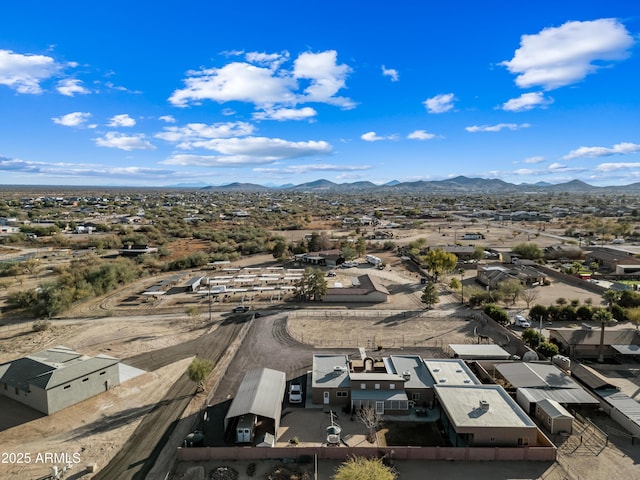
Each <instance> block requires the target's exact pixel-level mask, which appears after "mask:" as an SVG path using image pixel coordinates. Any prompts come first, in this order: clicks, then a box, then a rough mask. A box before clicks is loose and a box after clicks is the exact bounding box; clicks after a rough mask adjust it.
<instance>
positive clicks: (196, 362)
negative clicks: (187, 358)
mask: <svg viewBox="0 0 640 480" xmlns="http://www.w3.org/2000/svg"><path fill="white" fill-rule="evenodd" d="M212 370H213V363H212V362H211V361H209V360H204V359H201V358H198V357H196V358H194V359H193V360H192V361H191V363H190V364H189V367H188V368H187V375H188V376H189V380H191V381H193V382H195V383H196V384H197V385H198V387H197V391H200V392H202V391H204V381H205V380H206V379H207V377H208V376H209V374H210V373H211V371H212Z"/></svg>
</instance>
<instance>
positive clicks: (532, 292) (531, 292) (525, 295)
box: [520, 288, 540, 308]
mask: <svg viewBox="0 0 640 480" xmlns="http://www.w3.org/2000/svg"><path fill="white" fill-rule="evenodd" d="M538 297H540V291H539V290H538V289H537V288H526V289H524V290H523V291H522V293H521V294H520V298H521V299H522V300H523V301H524V303H526V304H527V308H530V307H531V304H532V303H533V302H535V301H536V300H537V299H538Z"/></svg>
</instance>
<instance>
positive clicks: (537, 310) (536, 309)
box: [529, 304, 549, 322]
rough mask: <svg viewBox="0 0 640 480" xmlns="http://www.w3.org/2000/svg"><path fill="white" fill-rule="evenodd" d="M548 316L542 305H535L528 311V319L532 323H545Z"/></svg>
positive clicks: (545, 308)
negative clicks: (532, 321)
mask: <svg viewBox="0 0 640 480" xmlns="http://www.w3.org/2000/svg"><path fill="white" fill-rule="evenodd" d="M548 316H549V313H548V312H547V307H545V306H544V305H540V304H536V305H534V306H533V307H531V309H530V310H529V318H530V319H532V320H534V321H538V322H539V321H540V320H542V321H545V320H546V319H547V318H548Z"/></svg>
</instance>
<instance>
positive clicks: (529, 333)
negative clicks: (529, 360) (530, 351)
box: [522, 328, 544, 348]
mask: <svg viewBox="0 0 640 480" xmlns="http://www.w3.org/2000/svg"><path fill="white" fill-rule="evenodd" d="M522 341H523V342H524V343H525V344H526V345H528V346H530V347H532V348H536V347H537V346H538V345H539V344H540V343H541V342H543V341H544V337H543V336H541V335H540V333H539V332H538V331H537V330H536V329H535V328H526V329H525V330H524V331H523V332H522Z"/></svg>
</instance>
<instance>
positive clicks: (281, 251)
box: [272, 238, 288, 260]
mask: <svg viewBox="0 0 640 480" xmlns="http://www.w3.org/2000/svg"><path fill="white" fill-rule="evenodd" d="M287 251H288V247H287V242H286V241H285V240H284V238H278V239H277V240H276V242H275V243H274V244H273V250H272V254H273V258H275V259H277V260H284V259H286V258H287Z"/></svg>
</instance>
